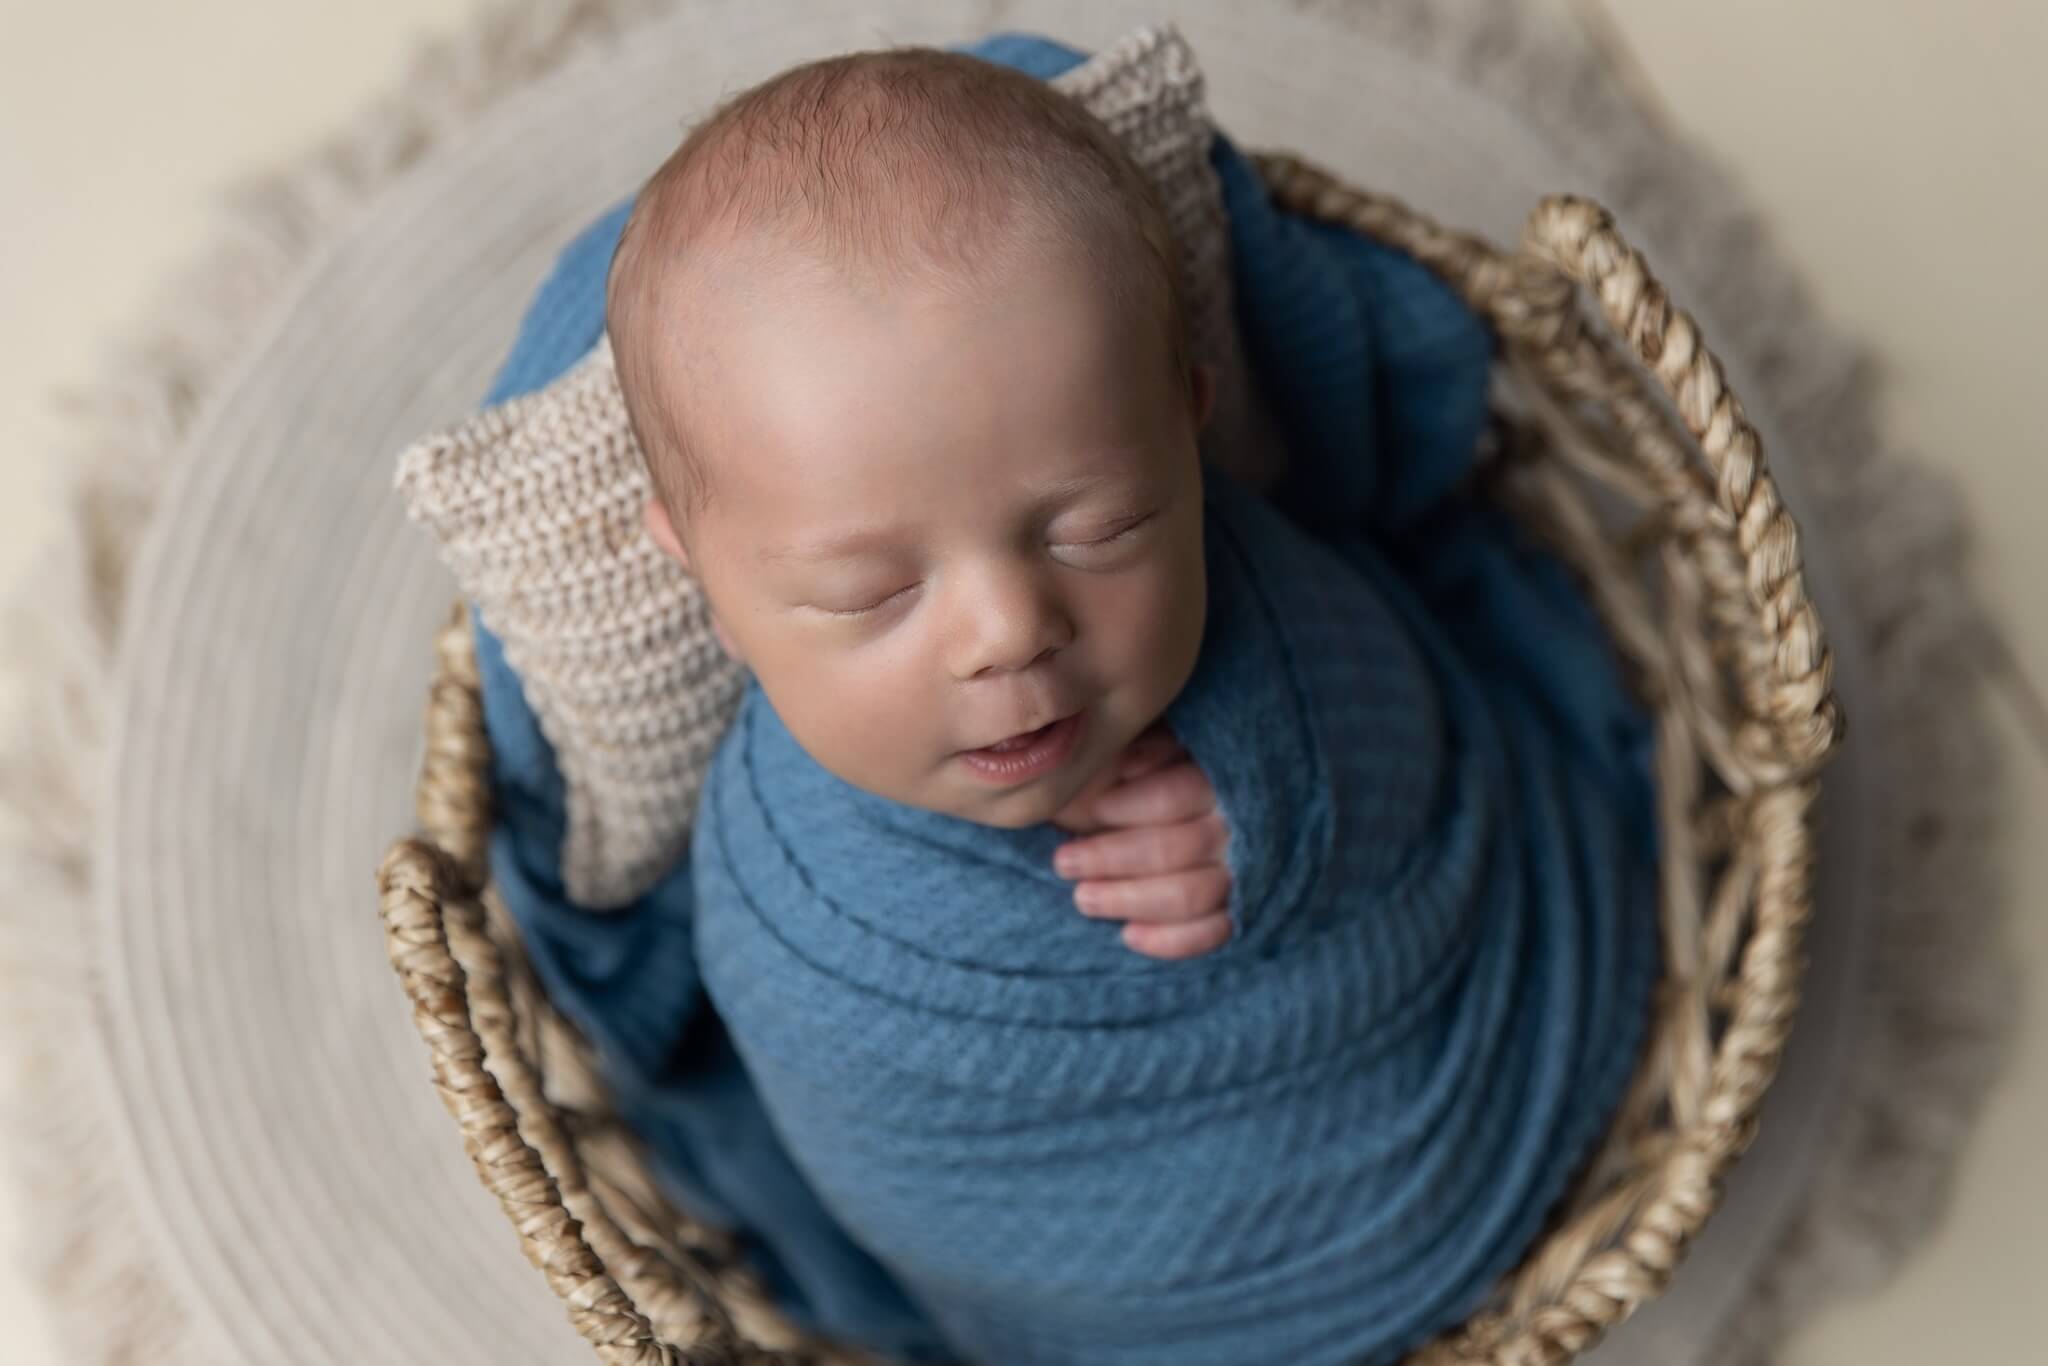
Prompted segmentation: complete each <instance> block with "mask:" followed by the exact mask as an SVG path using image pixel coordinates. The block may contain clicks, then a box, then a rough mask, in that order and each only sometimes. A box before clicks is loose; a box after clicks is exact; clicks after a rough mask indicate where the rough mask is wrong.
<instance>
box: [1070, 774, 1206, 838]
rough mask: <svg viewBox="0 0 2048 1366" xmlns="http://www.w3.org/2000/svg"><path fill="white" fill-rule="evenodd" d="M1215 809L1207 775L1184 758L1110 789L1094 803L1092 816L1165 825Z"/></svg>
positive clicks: (1124, 822) (1115, 822) (1113, 821)
mask: <svg viewBox="0 0 2048 1366" xmlns="http://www.w3.org/2000/svg"><path fill="white" fill-rule="evenodd" d="M1215 809H1216V790H1215V789H1214V788H1213V787H1211V786H1210V785H1209V777H1208V775H1207V774H1205V773H1203V772H1202V770H1201V768H1200V766H1199V765H1197V764H1196V763H1195V762H1194V760H1192V759H1185V760H1181V761H1179V762H1176V763H1172V764H1168V765H1167V766H1166V767H1165V768H1162V769H1160V770H1158V771H1157V772H1154V773H1147V774H1146V775H1145V776H1144V777H1142V778H1133V779H1131V780H1130V781H1129V782H1127V783H1123V784H1120V785H1118V786H1116V787H1113V788H1111V789H1110V790H1109V791H1107V792H1105V793H1103V794H1102V799H1101V800H1100V801H1098V802H1097V803H1096V804H1095V815H1096V817H1097V818H1098V819H1100V820H1103V821H1107V822H1108V823H1109V824H1111V825H1166V824H1169V823H1171V822H1173V821H1184V820H1188V819H1190V818H1191V817H1194V816H1199V815H1201V814H1202V813H1203V812H1205V811H1213V810H1215Z"/></svg>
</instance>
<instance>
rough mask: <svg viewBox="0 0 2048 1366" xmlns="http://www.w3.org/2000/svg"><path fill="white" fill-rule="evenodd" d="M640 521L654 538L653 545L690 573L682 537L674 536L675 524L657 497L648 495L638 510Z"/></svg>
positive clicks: (688, 558) (687, 554)
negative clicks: (644, 504) (645, 501)
mask: <svg viewBox="0 0 2048 1366" xmlns="http://www.w3.org/2000/svg"><path fill="white" fill-rule="evenodd" d="M640 520H641V522H643V523H644V524H645V525H646V527H647V534H648V535H649V536H651V537H653V538H654V544H655V545H657V546H659V547H660V548H661V553H662V554H664V555H666V556H668V557H669V558H670V559H671V560H674V561H675V562H676V563H677V564H679V565H681V566H682V567H683V572H684V573H689V572H690V552H689V551H688V550H685V549H684V548H683V540H682V537H680V536H678V535H676V524H675V522H674V521H673V520H672V519H671V518H670V517H669V515H668V508H667V507H665V506H664V505H663V504H662V501H661V499H660V498H659V497H657V496H655V495H653V494H649V495H648V497H647V503H646V506H644V507H643V508H641V510H640Z"/></svg>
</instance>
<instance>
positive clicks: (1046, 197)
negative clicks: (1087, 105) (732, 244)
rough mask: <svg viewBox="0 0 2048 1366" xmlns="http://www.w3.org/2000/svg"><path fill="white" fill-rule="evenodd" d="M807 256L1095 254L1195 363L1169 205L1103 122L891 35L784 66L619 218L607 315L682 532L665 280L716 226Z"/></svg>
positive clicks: (681, 476)
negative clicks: (663, 325) (667, 376)
mask: <svg viewBox="0 0 2048 1366" xmlns="http://www.w3.org/2000/svg"><path fill="white" fill-rule="evenodd" d="M762 230H768V232H767V234H766V236H767V240H770V241H772V242H774V243H775V244H776V245H791V246H795V247H798V248H800V249H803V250H805V251H808V252H810V253H813V254H815V255H817V256H819V257H820V258H822V259H823V260H824V261H826V262H827V263H829V264H830V265H832V266H834V267H836V268H837V269H839V270H840V271H842V272H844V273H845V274H846V275H847V276H848V277H849V278H850V279H856V280H860V281H863V282H872V283H874V284H876V285H878V286H883V287H886V286H887V285H889V284H891V283H895V282H898V281H901V280H903V279H907V278H911V277H913V276H915V277H918V278H921V279H933V280H937V281H939V282H940V283H942V284H944V285H946V286H949V287H950V286H958V287H962V288H970V287H972V285H973V284H974V282H975V281H976V280H977V279H979V278H981V277H982V276H983V274H984V273H985V272H987V271H989V270H992V269H999V268H1000V267H1002V266H1003V265H1004V264H1005V263H1006V262H1008V261H1010V260H1012V259H1014V254H1015V252H1016V251H1017V250H1019V249H1020V248H1022V247H1023V246H1025V245H1026V244H1032V243H1044V242H1046V241H1050V240H1060V241H1064V242H1067V243H1069V244H1072V245H1078V246H1079V247H1081V248H1082V249H1083V251H1084V252H1086V253H1087V255H1088V256H1089V257H1090V258H1091V264H1093V265H1094V266H1095V267H1096V272H1097V276H1098V278H1099V279H1101V280H1102V281H1103V283H1104V286H1105V288H1107V289H1109V290H1110V291H1112V293H1113V294H1117V295H1120V296H1121V297H1119V299H1118V302H1119V304H1120V305H1121V306H1125V307H1134V308H1149V309H1151V310H1153V311H1154V312H1155V313H1156V314H1157V316H1158V318H1159V321H1160V324H1161V326H1162V328H1163V329H1164V335H1165V340H1166V343H1167V348H1168V356H1169V359H1170V361H1171V363H1172V365H1173V366H1174V373H1175V375H1176V377H1177V378H1178V379H1179V380H1181V381H1182V382H1184V381H1185V377H1186V375H1187V372H1188V366H1189V363H1190V354H1189V341H1188V322H1187V317H1188V310H1187V304H1186V300H1185V285H1184V281H1183V279H1182V274H1181V266H1180V260H1179V254H1178V251H1177V249H1176V247H1175V243H1174V239H1173V233H1172V229H1171V227H1170V226H1169V224H1168V221H1167V217H1166V213H1165V210H1164V208H1163V207H1162V205H1161V204H1160V202H1159V198H1158V194H1157V192H1156V191H1155V190H1154V188H1153V186H1152V184H1151V182H1150V180H1149V179H1148V178H1147V177H1146V175H1145V173H1144V172H1143V171H1142V170H1141V169H1139V167H1138V165H1137V163H1136V162H1135V161H1133V160H1132V159H1131V156H1130V154H1129V153H1128V152H1126V151H1125V150H1124V148H1123V146H1122V144H1120V143H1119V142H1118V141H1117V140H1116V137H1115V135H1114V134H1112V133H1111V132H1110V131H1109V129H1108V128H1107V127H1106V126H1105V125H1104V124H1103V123H1102V122H1101V121H1100V120H1099V119H1097V118H1096V117H1095V116H1094V115H1093V114H1091V113H1089V112H1088V111H1087V110H1086V109H1084V108H1083V107H1082V106H1081V105H1080V104H1079V103H1078V102H1077V101H1075V100H1073V99H1071V98H1069V97H1068V96H1066V95H1063V94H1061V93H1060V92H1059V91H1058V90H1056V89H1054V88H1053V87H1052V86H1050V85H1048V84H1046V83H1045V82H1043V81H1040V80H1037V79H1036V78H1034V77H1031V76H1028V75H1025V74H1024V73H1023V72H1020V71H1016V70H1013V69H1011V68H1009V67H1005V66H999V65H996V64H995V63H992V62H986V61H983V60H981V59H979V58H975V57H969V56H967V55H965V54H962V53H953V52H944V51H940V50H938V49H936V48H928V47H898V48H889V49H884V50H879V51H872V52H856V53H851V54H847V55H843V56H837V57H828V58H825V59H823V60H819V61H814V62H809V63H806V64H804V65H801V66H796V67H792V68H790V69H789V70H787V71H784V72H782V73H780V74H779V75H776V76H773V77H770V78H769V79H768V80H766V81H764V82H762V83H761V84H759V85H756V86H753V87H751V88H749V89H747V90H744V91H741V92H740V93H739V94H737V95H735V96H732V97H731V98H729V99H727V100H726V101H724V102H723V103H721V104H720V105H719V106H718V107H717V108H716V109H714V110H713V111H712V112H711V113H710V114H709V115H708V116H707V117H705V118H704V119H703V120H702V121H701V122H699V123H698V124H697V125H696V126H695V127H693V128H692V129H691V130H690V132H689V134H688V135H687V136H686V137H685V138H684V139H683V141H682V143H681V144H680V145H679V146H678V147H677V148H676V150H675V151H674V152H672V153H670V154H669V156H668V159H667V160H666V161H664V162H663V163H662V164H661V166H660V167H659V168H658V169H657V170H656V171H655V172H654V174H653V175H652V176H651V177H650V178H649V179H648V181H647V183H646V185H645V186H644V187H642V189H641V191H640V194H639V196H638V197H637V198H636V200H635V201H634V204H633V208H632V211H631V213H630V214H629V215H628V216H627V219H626V225H625V228H624V230H623V232H622V233H621V234H620V237H619V244H618V247H617V249H616V250H615V251H614V252H613V255H612V260H611V268H610V273H609V275H608V277H607V279H606V284H605V328H606V332H607V333H608V335H609V336H610V338H611V342H612V350H613V354H614V357H615V359H616V362H617V366H618V374H619V388H620V391H621V393H622V394H623V396H624V398H625V403H626V412H627V416H628V419H629V420H630V421H631V423H632V426H633V430H634V435H635V436H636V438H637V439H638V441H639V443H640V448H641V451H642V452H643V454H644V455H645V456H646V459H647V462H648V467H649V471H648V472H649V476H650V478H651V480H652V481H653V483H654V486H655V490H656V492H657V494H658V496H659V497H660V498H661V499H662V502H663V503H664V504H665V505H666V506H667V508H668V509H669V512H670V514H671V516H672V517H674V518H676V519H677V523H678V525H679V526H680V525H682V524H683V523H685V522H687V521H688V520H689V519H690V518H692V517H693V516H694V515H695V514H696V513H698V512H701V510H702V509H703V507H704V506H705V505H706V504H707V503H708V502H709V500H710V496H711V490H710V483H709V480H708V479H707V478H706V476H705V473H704V468H703V461H702V460H701V458H700V455H699V453H693V452H692V451H691V449H690V445H689V440H688V437H687V435H686V432H685V421H684V419H685V418H686V416H687V414H685V413H682V412H678V411H676V408H677V405H683V406H687V396H686V395H684V396H678V395H677V394H675V393H674V392H673V389H674V388H675V386H674V385H673V384H671V385H669V386H666V387H665V386H663V385H662V384H661V383H660V382H659V379H658V377H657V375H656V373H655V371H656V365H655V357H654V355H653V354H651V353H652V352H653V351H654V349H655V348H654V347H653V346H652V345H651V344H650V343H651V340H652V338H653V337H654V336H655V335H656V334H657V332H658V331H660V330H661V329H660V328H659V327H658V319H657V318H656V317H654V316H653V315H654V314H655V313H657V312H658V311H659V310H660V309H661V308H662V307H663V306H664V304H666V305H667V306H671V307H672V306H673V305H674V300H675V295H674V294H673V293H671V294H668V295H667V296H664V295H663V294H662V293H661V291H660V290H659V289H658V288H657V285H658V283H659V280H660V276H661V273H662V272H663V271H664V270H665V269H668V268H672V267H673V266H674V264H675V263H676V262H677V261H679V260H681V259H682V258H683V257H685V256H686V255H687V253H689V252H690V251H691V250H692V248H693V247H694V246H695V245H697V244H698V243H700V242H702V241H705V240H707V239H711V238H717V239H723V240H727V241H734V240H737V241H742V242H748V241H758V240H761V238H762Z"/></svg>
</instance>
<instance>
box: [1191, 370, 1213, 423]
mask: <svg viewBox="0 0 2048 1366" xmlns="http://www.w3.org/2000/svg"><path fill="white" fill-rule="evenodd" d="M1188 396H1189V398H1190V399H1191V400H1192V402H1193V403H1194V405H1195V430H1196V431H1198V432H1199V431H1201V430H1203V429H1204V428H1206V427H1207V426H1208V425H1209V417H1210V414H1212V413H1214V412H1215V411H1216V367H1215V366H1214V365H1212V364H1210V363H1209V362H1208V361H1197V362H1196V363H1195V364H1194V365H1192V366H1190V367H1188Z"/></svg>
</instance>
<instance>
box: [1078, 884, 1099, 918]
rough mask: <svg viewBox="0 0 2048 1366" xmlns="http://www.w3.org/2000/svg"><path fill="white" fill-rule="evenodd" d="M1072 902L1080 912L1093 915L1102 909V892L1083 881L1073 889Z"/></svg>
mask: <svg viewBox="0 0 2048 1366" xmlns="http://www.w3.org/2000/svg"><path fill="white" fill-rule="evenodd" d="M1074 904H1075V905H1076V906H1079V907H1080V908H1081V914H1083V915H1094V914H1095V913H1096V912H1098V911H1100V910H1101V909H1102V893H1100V892H1098V891H1096V890H1095V888H1093V887H1090V886H1088V885H1087V884H1085V883H1084V884H1082V885H1081V886H1079V887H1076V888H1075V889H1074Z"/></svg>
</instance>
